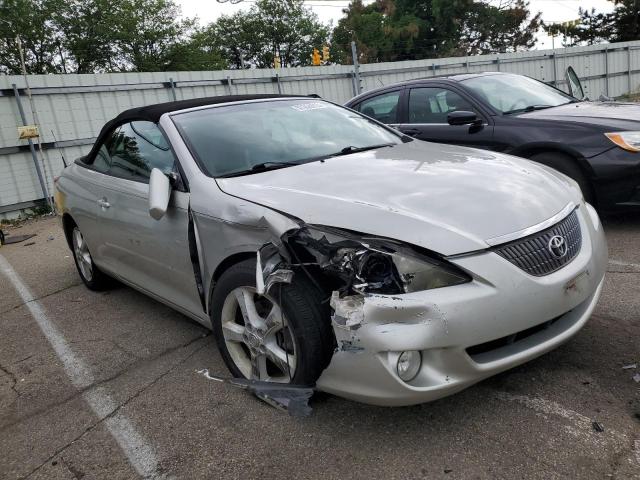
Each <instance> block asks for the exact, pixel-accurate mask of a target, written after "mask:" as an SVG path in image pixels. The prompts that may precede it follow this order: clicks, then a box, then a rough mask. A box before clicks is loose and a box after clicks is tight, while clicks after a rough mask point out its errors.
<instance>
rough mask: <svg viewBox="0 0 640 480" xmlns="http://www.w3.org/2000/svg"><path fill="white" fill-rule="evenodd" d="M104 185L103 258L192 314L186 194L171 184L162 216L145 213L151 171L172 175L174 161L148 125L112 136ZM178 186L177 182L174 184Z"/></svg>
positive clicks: (195, 305) (198, 308) (196, 302)
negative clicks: (169, 198) (154, 169)
mask: <svg viewBox="0 0 640 480" xmlns="http://www.w3.org/2000/svg"><path fill="white" fill-rule="evenodd" d="M110 157H111V159H110V160H111V165H110V168H109V172H108V174H109V181H108V182H105V185H104V188H103V196H102V198H101V199H100V202H99V215H98V216H99V221H100V222H101V223H102V226H101V235H102V236H103V239H102V245H103V246H102V255H103V258H104V262H105V263H106V265H107V266H108V269H109V270H110V271H112V272H114V273H116V274H117V275H118V276H120V277H122V279H123V280H125V281H128V282H130V283H132V284H134V285H135V286H137V287H139V288H141V289H143V290H146V291H147V292H150V293H151V294H154V295H157V296H159V297H161V298H162V299H164V300H166V301H169V302H170V303H172V304H174V305H176V306H178V307H181V308H183V309H185V310H187V311H189V312H191V313H193V314H196V315H198V314H200V315H201V314H202V305H201V301H200V297H199V295H198V289H197V286H196V282H195V277H194V272H193V265H192V263H191V259H190V255H189V244H188V227H189V193H188V192H187V191H186V189H184V188H182V187H181V186H180V185H179V184H178V185H175V186H174V188H173V190H172V193H171V200H170V202H169V207H168V209H167V212H166V214H165V215H164V216H163V217H162V218H161V219H160V220H154V219H153V218H152V217H151V216H150V215H149V185H148V183H149V175H150V173H151V170H152V169H153V168H159V169H160V170H161V171H163V172H164V173H165V174H176V172H177V164H176V162H177V160H176V158H175V156H174V154H173V151H172V150H171V148H170V147H169V144H168V143H167V140H166V138H165V137H164V134H163V133H162V131H161V130H160V129H159V127H158V126H157V125H156V124H154V123H152V122H131V123H127V124H124V125H122V126H121V127H120V128H119V129H118V130H117V132H116V135H115V138H114V142H113V146H112V148H111V149H110ZM179 183H181V182H179Z"/></svg>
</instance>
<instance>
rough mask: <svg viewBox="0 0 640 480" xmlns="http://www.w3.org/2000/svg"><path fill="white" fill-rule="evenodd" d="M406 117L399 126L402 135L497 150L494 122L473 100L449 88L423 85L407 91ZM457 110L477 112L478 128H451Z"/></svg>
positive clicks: (458, 126) (455, 126)
mask: <svg viewBox="0 0 640 480" xmlns="http://www.w3.org/2000/svg"><path fill="white" fill-rule="evenodd" d="M405 98H406V100H405V102H406V105H407V107H406V109H405V111H406V118H403V119H402V120H403V121H402V123H401V124H400V125H398V129H399V130H400V131H402V132H403V133H405V134H407V135H410V136H412V137H415V138H418V139H420V140H426V141H429V142H437V143H451V144H456V145H465V146H468V147H476V148H484V149H487V150H494V149H495V148H496V146H495V145H494V138H493V121H492V119H491V117H490V116H488V115H485V114H484V112H483V111H482V109H480V108H479V107H478V106H477V104H476V103H475V102H473V101H472V100H471V99H470V97H468V96H466V95H465V94H464V93H462V92H459V91H456V90H455V89H453V88H452V87H451V86H448V85H435V84H434V85H429V86H427V85H421V86H415V87H412V88H410V89H407V91H406V94H405ZM456 111H466V112H474V113H476V115H477V116H478V119H479V120H481V121H482V123H481V124H477V125H449V123H448V122H447V116H448V115H449V113H452V112H456Z"/></svg>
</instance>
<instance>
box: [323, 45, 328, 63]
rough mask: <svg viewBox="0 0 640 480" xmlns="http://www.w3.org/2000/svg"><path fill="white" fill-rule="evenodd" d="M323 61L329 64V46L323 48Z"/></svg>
mask: <svg viewBox="0 0 640 480" xmlns="http://www.w3.org/2000/svg"><path fill="white" fill-rule="evenodd" d="M322 61H323V62H325V63H329V46H328V45H325V46H324V47H322Z"/></svg>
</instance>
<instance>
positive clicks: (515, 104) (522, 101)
mask: <svg viewBox="0 0 640 480" xmlns="http://www.w3.org/2000/svg"><path fill="white" fill-rule="evenodd" d="M520 104H522V107H518V105H520ZM528 106H529V102H527V100H526V99H524V98H519V99H518V100H516V101H515V102H513V105H511V106H510V107H509V108H508V109H507V110H519V109H520V108H527V107H528Z"/></svg>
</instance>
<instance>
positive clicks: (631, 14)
mask: <svg viewBox="0 0 640 480" xmlns="http://www.w3.org/2000/svg"><path fill="white" fill-rule="evenodd" d="M610 1H612V2H613V3H614V4H615V8H614V10H613V12H611V13H602V12H597V11H596V10H595V9H591V10H583V9H580V10H579V17H580V18H579V21H578V22H577V24H576V25H562V24H549V25H545V26H544V28H545V30H546V31H547V33H549V34H550V35H554V36H561V37H563V44H564V45H565V46H567V45H577V44H587V45H593V44H596V43H602V42H627V41H631V40H639V39H640V0H610Z"/></svg>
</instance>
